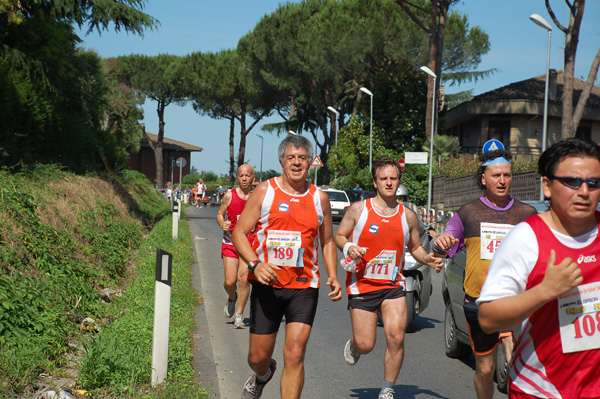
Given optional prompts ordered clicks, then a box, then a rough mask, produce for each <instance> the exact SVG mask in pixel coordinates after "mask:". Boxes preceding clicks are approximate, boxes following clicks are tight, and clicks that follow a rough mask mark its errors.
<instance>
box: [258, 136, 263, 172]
mask: <svg viewBox="0 0 600 399" xmlns="http://www.w3.org/2000/svg"><path fill="white" fill-rule="evenodd" d="M257 136H258V137H260V179H259V181H261V182H262V174H263V173H262V160H263V142H264V139H263V136H261V135H260V134H257Z"/></svg>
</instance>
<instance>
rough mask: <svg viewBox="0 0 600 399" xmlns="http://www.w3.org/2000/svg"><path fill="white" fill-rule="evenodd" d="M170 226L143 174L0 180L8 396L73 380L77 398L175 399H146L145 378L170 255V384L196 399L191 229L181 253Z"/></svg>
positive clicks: (2, 336) (42, 170) (1, 330)
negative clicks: (159, 283) (160, 278)
mask: <svg viewBox="0 0 600 399" xmlns="http://www.w3.org/2000/svg"><path fill="white" fill-rule="evenodd" d="M165 216H166V217H165ZM163 217H164V220H162V221H160V222H158V223H157V224H156V228H154V229H152V230H151V231H150V232H148V228H150V227H152V226H153V225H154V224H155V223H156V222H157V221H159V220H161V219H162V218H163ZM170 218H171V215H170V212H169V207H168V205H167V204H166V203H165V201H164V199H163V197H162V196H161V195H160V194H159V193H158V192H156V190H155V189H154V188H153V187H152V186H151V184H150V182H149V181H148V180H147V179H146V178H145V177H144V176H143V175H141V174H139V173H137V172H132V171H126V172H124V173H122V174H121V175H120V176H111V177H109V178H100V177H98V176H89V177H82V176H76V175H74V174H71V173H68V172H64V171H61V170H60V168H59V167H57V166H52V165H50V166H47V165H46V166H44V165H34V166H25V167H23V166H22V167H21V169H20V170H19V171H18V172H16V171H14V170H7V169H2V170H0V396H1V397H27V396H28V395H31V394H32V393H33V392H35V391H36V390H38V389H41V388H43V387H48V386H52V385H53V384H62V383H64V382H65V381H69V380H72V383H71V384H70V385H69V386H68V388H67V390H68V391H69V393H70V394H71V397H78V396H79V395H80V394H82V393H83V392H84V391H87V393H88V395H89V394H90V393H91V396H93V397H102V396H110V397H115V396H117V397H168V396H164V395H165V394H166V393H165V392H164V391H166V390H160V389H159V390H150V389H148V388H147V382H148V381H149V375H150V367H149V366H148V369H147V370H144V369H143V368H144V367H146V365H147V364H149V363H148V362H147V361H146V359H145V358H146V357H149V356H151V338H150V346H148V338H147V336H148V334H150V336H151V334H152V308H153V296H154V295H153V293H154V286H153V277H154V271H153V262H154V259H155V257H156V256H155V252H154V253H153V254H151V252H152V251H155V250H156V248H157V247H161V248H164V249H166V250H167V251H170V252H172V253H173V254H174V270H175V272H174V273H175V276H174V278H173V287H174V290H173V291H174V292H175V291H177V293H176V294H174V295H173V299H172V319H171V320H172V321H171V323H172V324H171V325H172V327H171V339H170V356H169V362H170V364H169V370H170V373H169V377H168V383H169V384H170V390H171V391H172V392H180V391H181V392H190V393H191V392H195V391H197V390H194V389H191V387H192V386H193V384H192V381H193V371H192V370H191V364H190V359H191V348H190V341H191V333H192V329H193V311H194V306H195V303H196V293H195V292H194V291H193V289H192V288H191V286H190V285H191V279H190V278H189V266H190V264H192V263H193V258H192V253H191V248H190V245H189V244H188V243H189V238H184V237H185V235H186V234H189V233H186V232H187V229H186V228H185V223H184V222H181V223H182V224H183V225H182V226H181V227H180V237H181V238H180V240H178V241H176V242H174V241H173V240H172V239H171V237H170V227H171V222H170ZM167 230H168V231H167ZM144 236H147V237H146V238H145V237H144ZM183 240H186V241H185V242H184V241H183ZM151 263H152V265H151ZM150 269H152V270H150ZM150 279H151V280H152V283H151V284H150V283H149V281H150ZM175 287H177V288H176V289H175ZM107 292H113V293H115V292H116V293H119V294H120V293H121V292H124V295H123V296H122V297H117V298H115V297H114V295H113V296H112V297H110V295H107ZM82 348H85V349H87V354H86V352H85V351H84V350H82ZM82 354H83V358H81V356H82ZM80 366H81V370H80ZM117 367H118V368H119V369H118V370H119V372H117V373H115V372H114V371H115V369H116V368H117ZM78 392H79V393H78ZM187 395H189V394H187ZM196 395H199V394H197V393H196ZM178 397H186V395H183V396H182V395H178ZM188 397H201V396H188Z"/></svg>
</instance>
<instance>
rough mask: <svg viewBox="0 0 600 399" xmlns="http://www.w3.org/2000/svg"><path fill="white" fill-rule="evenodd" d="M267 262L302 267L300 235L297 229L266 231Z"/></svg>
mask: <svg viewBox="0 0 600 399" xmlns="http://www.w3.org/2000/svg"><path fill="white" fill-rule="evenodd" d="M267 253H268V256H269V262H270V263H273V264H274V265H277V266H292V267H304V262H303V261H302V253H303V250H302V236H301V234H300V232H299V231H286V230H269V231H267Z"/></svg>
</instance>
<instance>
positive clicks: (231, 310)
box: [223, 294, 237, 319]
mask: <svg viewBox="0 0 600 399" xmlns="http://www.w3.org/2000/svg"><path fill="white" fill-rule="evenodd" d="M236 302H237V294H235V300H233V301H230V300H229V298H227V303H225V309H223V313H225V317H227V318H228V319H230V318H232V317H233V315H234V314H235V303H236Z"/></svg>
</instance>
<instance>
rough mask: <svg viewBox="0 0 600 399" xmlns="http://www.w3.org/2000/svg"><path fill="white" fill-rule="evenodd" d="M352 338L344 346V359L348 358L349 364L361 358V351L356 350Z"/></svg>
mask: <svg viewBox="0 0 600 399" xmlns="http://www.w3.org/2000/svg"><path fill="white" fill-rule="evenodd" d="M350 341H351V339H349V340H348V342H346V346H345V347H344V359H346V363H348V364H349V365H354V364H355V363H356V362H358V359H360V353H356V352H354V348H352V343H351V342H350Z"/></svg>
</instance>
